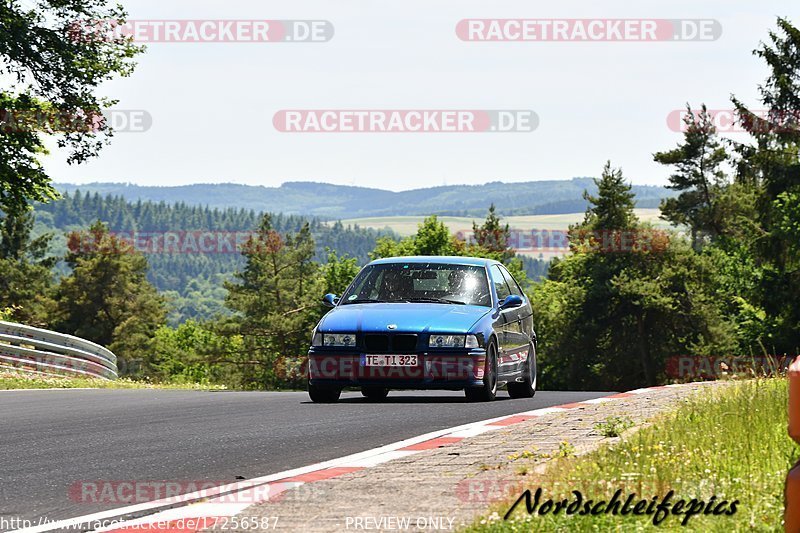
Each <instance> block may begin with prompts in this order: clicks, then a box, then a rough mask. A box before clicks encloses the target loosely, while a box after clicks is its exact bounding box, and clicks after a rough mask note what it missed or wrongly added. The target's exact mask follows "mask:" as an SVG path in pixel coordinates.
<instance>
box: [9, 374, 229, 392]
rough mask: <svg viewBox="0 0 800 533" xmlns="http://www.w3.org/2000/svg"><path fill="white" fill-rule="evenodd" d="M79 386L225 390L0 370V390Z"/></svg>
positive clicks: (203, 385)
mask: <svg viewBox="0 0 800 533" xmlns="http://www.w3.org/2000/svg"><path fill="white" fill-rule="evenodd" d="M80 388H93V389H182V390H225V387H224V386H223V385H207V384H201V383H150V382H147V381H135V380H132V379H127V378H122V379H118V380H115V381H108V380H105V379H87V378H68V377H56V376H35V375H29V374H22V373H18V372H10V371H0V390H10V389H15V390H16V389H80Z"/></svg>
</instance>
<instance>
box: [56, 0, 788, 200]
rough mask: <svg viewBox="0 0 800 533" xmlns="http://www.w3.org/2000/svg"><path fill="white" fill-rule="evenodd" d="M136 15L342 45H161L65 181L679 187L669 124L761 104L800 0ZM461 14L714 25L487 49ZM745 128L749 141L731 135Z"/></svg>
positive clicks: (198, 7)
mask: <svg viewBox="0 0 800 533" xmlns="http://www.w3.org/2000/svg"><path fill="white" fill-rule="evenodd" d="M122 3H123V5H124V6H125V7H126V9H127V10H128V13H129V18H130V19H133V20H177V19H189V20H218V19H240V20H265V19H266V20H324V21H329V23H330V24H331V25H332V27H333V28H334V35H333V37H332V38H331V39H330V40H328V41H325V42H313V43H307V42H306V43H297V42H280V43H278V42H267V43H264V42H260V43H259V42H165V43H149V44H148V45H147V51H146V52H145V53H144V54H143V55H141V56H139V59H138V66H137V68H136V71H135V72H134V73H133V75H131V76H130V77H128V78H122V79H118V80H114V81H111V82H108V83H107V84H105V85H103V86H102V88H101V91H100V92H101V93H102V94H104V95H107V96H111V97H113V98H116V99H118V100H119V104H117V106H116V109H118V110H123V111H129V110H137V111H145V112H146V113H147V114H148V115H149V117H151V119H152V124H151V125H150V127H149V128H148V129H147V130H146V131H122V132H119V133H118V134H116V135H115V136H114V138H113V142H112V144H111V146H108V147H106V148H104V149H103V151H102V152H101V154H100V156H99V157H97V158H95V159H93V160H90V161H89V162H87V163H84V164H81V165H72V166H71V165H67V164H66V154H65V153H63V152H60V151H58V150H54V151H53V153H52V154H51V155H50V156H47V158H46V159H45V161H44V162H45V167H46V170H47V171H48V172H49V174H50V176H51V177H52V178H53V179H54V181H57V182H71V183H88V182H92V181H115V182H130V183H136V184H141V185H182V184H189V183H215V182H234V183H244V184H251V185H265V186H278V185H280V184H281V183H283V182H286V181H321V182H328V183H336V184H343V185H357V186H364V187H377V188H382V189H390V190H405V189H413V188H420V187H428V186H437V185H445V184H446V185H455V184H480V183H485V182H489V181H498V180H499V181H506V182H515V181H532V180H545V179H569V178H571V177H574V176H597V175H599V173H600V171H601V170H602V167H603V164H604V163H605V162H606V161H607V160H611V161H612V164H614V165H615V166H619V167H622V169H623V172H624V174H625V176H626V177H627V178H628V179H629V180H630V181H631V182H633V183H635V184H641V185H663V184H666V183H667V176H668V175H669V169H667V168H664V167H662V166H660V165H658V164H656V163H654V162H653V158H652V154H653V152H656V151H659V150H665V149H669V148H671V147H673V146H674V145H675V144H676V143H678V142H679V141H680V140H681V134H680V133H679V132H677V131H674V128H670V127H669V125H668V123H667V117H668V116H669V115H670V113H671V112H673V111H675V110H680V109H682V108H683V107H684V106H685V105H686V103H687V102H688V103H690V104H691V105H692V106H693V107H697V106H699V105H700V104H701V103H706V104H707V105H708V107H709V108H712V109H719V110H725V109H729V108H730V107H731V105H730V100H729V98H730V95H731V94H735V95H736V96H737V97H739V98H740V99H742V100H744V101H745V102H747V103H749V104H751V105H753V107H758V101H757V96H758V92H757V87H758V84H759V83H761V82H762V81H763V80H764V78H765V76H766V73H767V72H766V69H765V67H764V64H763V62H762V61H761V60H760V59H758V58H757V57H755V56H753V55H752V53H751V52H752V50H753V49H754V48H755V47H756V46H757V45H758V43H759V41H761V40H765V39H767V32H768V31H769V30H770V29H773V28H774V27H775V19H776V17H777V16H786V17H788V18H789V19H790V20H792V21H793V22H794V23H795V24H796V25H797V24H798V23H800V2H797V0H787V1H776V0H761V1H759V2H752V1H733V0H719V1H710V0H707V1H701V0H692V1H686V0H673V1H670V2H664V1H647V0H639V1H636V2H632V1H630V0H628V1H615V0H610V1H604V2H589V1H586V0H583V1H576V0H573V1H559V2H556V1H550V2H542V1H536V0H504V1H503V2H486V1H485V0H484V1H472V0H438V1H437V2H428V1H424V2H423V1H417V0H404V1H402V2H399V1H398V2H388V1H378V0H336V1H331V0H319V1H317V0H270V1H269V2H254V1H253V0H226V1H225V2H218V1H208V0H193V1H189V0H170V1H168V2H164V1H163V0H161V1H153V0H122ZM462 19H713V20H715V21H718V23H719V25H720V26H721V29H722V33H721V35H720V36H719V38H718V39H715V40H705V41H685V42H678V41H661V42H638V41H628V42H572V41H566V42H565V41H554V42H553V41H551V42H543V41H540V40H535V41H528V42H471V41H464V40H461V39H459V36H458V35H457V34H456V24H457V23H458V22H459V21H460V20H462ZM308 109H327V110H332V109H337V110H338V109H360V110H453V109H457V110H464V109H467V110H532V111H533V112H534V113H535V115H536V117H538V125H537V127H536V128H535V129H534V130H533V131H521V132H503V133H498V132H478V133H441V132H440V133H420V132H408V133H371V132H361V133H349V132H328V133H306V132H291V133H286V132H281V131H277V129H276V128H275V126H274V125H273V117H274V116H275V114H276V113H278V112H279V111H281V110H308ZM732 135H733V136H734V137H737V138H741V135H742V134H735V133H734V134H732Z"/></svg>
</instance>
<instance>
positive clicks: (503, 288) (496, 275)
mask: <svg viewBox="0 0 800 533" xmlns="http://www.w3.org/2000/svg"><path fill="white" fill-rule="evenodd" d="M489 274H490V276H491V278H492V283H494V290H495V291H497V300H498V301H501V302H502V301H503V300H505V299H506V297H507V296H508V295H509V294H511V291H510V290H509V289H508V284H507V283H506V279H505V277H504V276H503V271H502V270H500V267H498V266H497V265H492V268H490V269H489Z"/></svg>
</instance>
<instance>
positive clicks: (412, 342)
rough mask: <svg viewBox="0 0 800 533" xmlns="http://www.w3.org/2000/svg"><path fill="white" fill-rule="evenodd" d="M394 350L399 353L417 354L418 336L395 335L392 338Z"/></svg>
mask: <svg viewBox="0 0 800 533" xmlns="http://www.w3.org/2000/svg"><path fill="white" fill-rule="evenodd" d="M392 350H393V351H395V352H398V353H404V352H416V351H417V336H416V335H402V334H401V335H395V336H394V337H392Z"/></svg>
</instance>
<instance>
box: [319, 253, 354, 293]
mask: <svg viewBox="0 0 800 533" xmlns="http://www.w3.org/2000/svg"><path fill="white" fill-rule="evenodd" d="M326 251H327V252H328V261H327V262H326V263H325V264H324V265H323V266H322V278H323V279H324V281H325V292H326V293H332V294H343V293H344V291H345V289H347V286H348V285H350V282H351V281H353V279H354V278H355V277H356V275H357V274H358V271H359V266H358V261H357V260H356V258H355V257H347V255H343V256H338V255H336V252H334V251H333V250H331V249H330V248H328V249H327V250H326Z"/></svg>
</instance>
